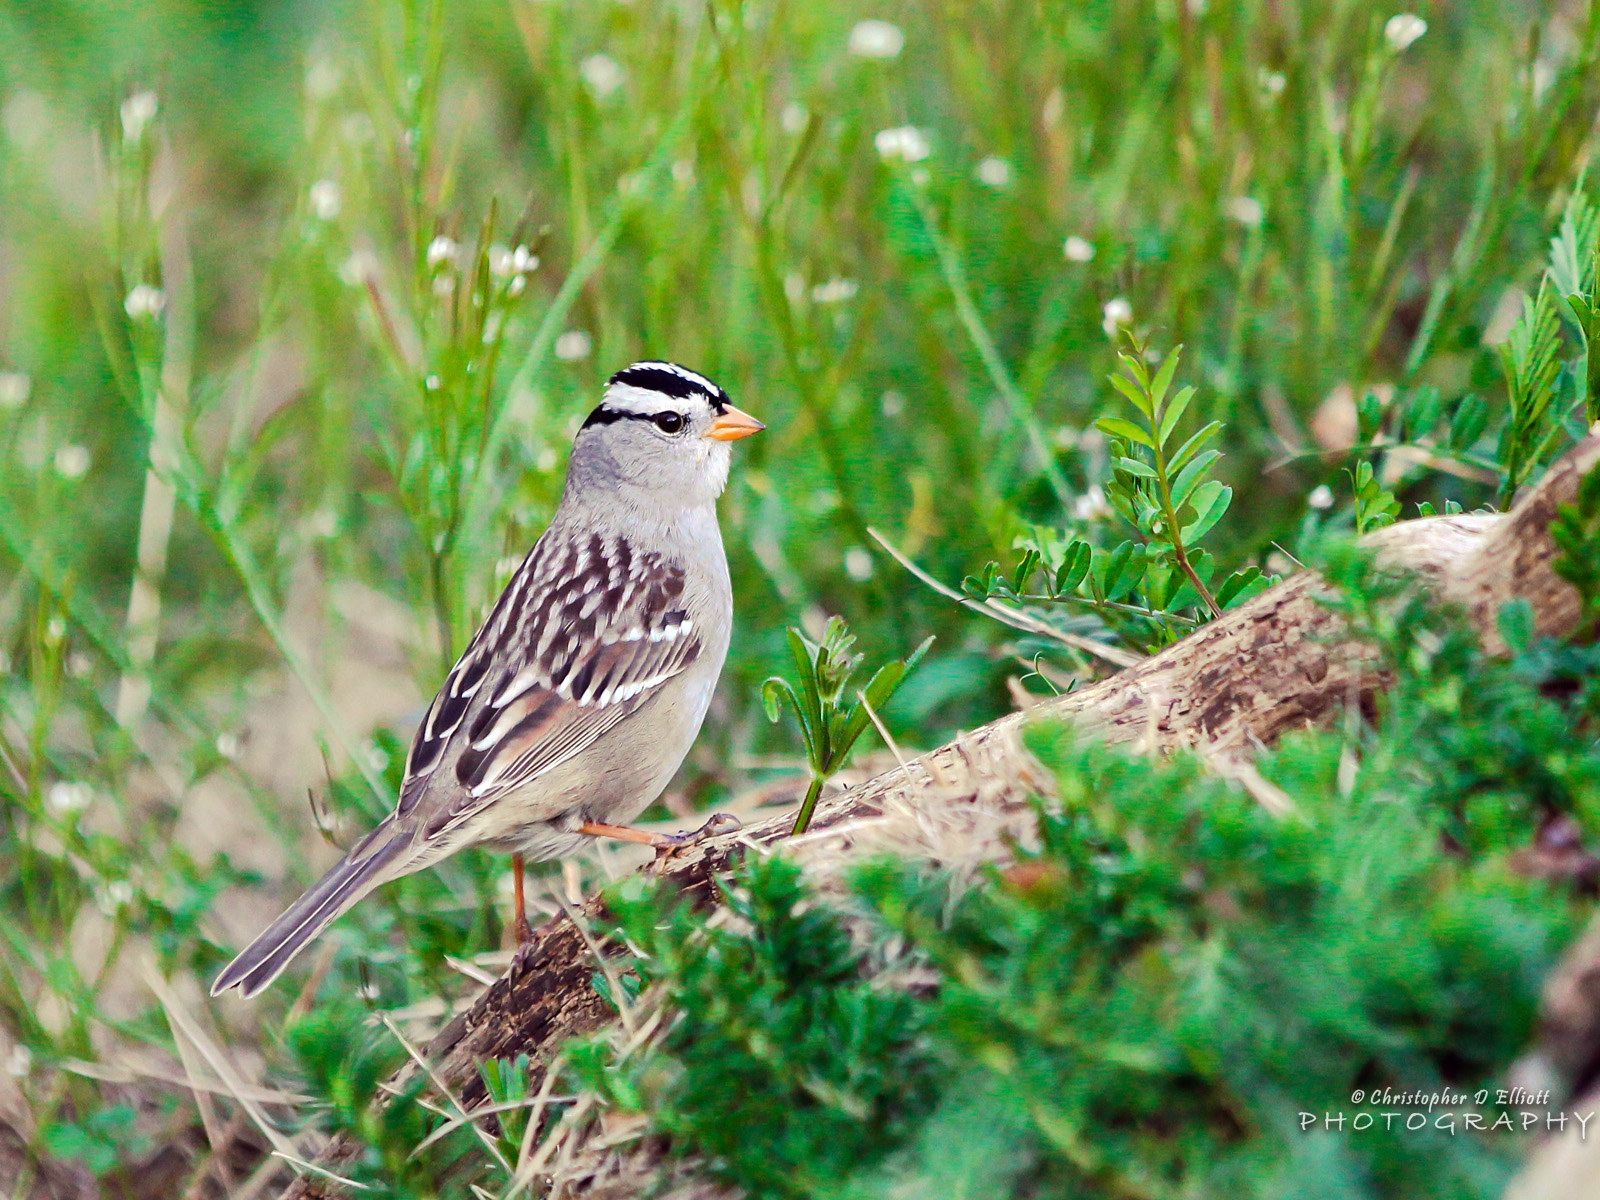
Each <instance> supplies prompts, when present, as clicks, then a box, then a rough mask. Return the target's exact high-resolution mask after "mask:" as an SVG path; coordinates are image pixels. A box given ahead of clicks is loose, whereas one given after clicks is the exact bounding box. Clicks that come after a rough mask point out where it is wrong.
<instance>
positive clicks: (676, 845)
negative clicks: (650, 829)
mask: <svg viewBox="0 0 1600 1200" xmlns="http://www.w3.org/2000/svg"><path fill="white" fill-rule="evenodd" d="M743 828H744V824H743V822H741V821H740V820H739V818H738V817H736V816H734V815H733V814H732V813H712V814H711V819H710V820H708V821H707V822H706V823H705V824H704V825H702V826H700V828H699V829H691V830H690V831H689V832H687V833H658V834H656V836H655V838H654V839H652V841H651V843H650V844H651V845H652V846H654V847H655V851H656V864H657V865H659V864H660V863H661V862H663V861H665V860H666V859H668V858H671V857H672V856H673V855H674V854H676V853H677V852H678V851H679V850H682V849H685V848H686V847H689V846H694V845H698V844H699V843H700V842H703V841H704V840H705V839H706V838H709V837H716V836H717V835H718V834H721V833H732V832H733V831H734V830H736V829H743Z"/></svg>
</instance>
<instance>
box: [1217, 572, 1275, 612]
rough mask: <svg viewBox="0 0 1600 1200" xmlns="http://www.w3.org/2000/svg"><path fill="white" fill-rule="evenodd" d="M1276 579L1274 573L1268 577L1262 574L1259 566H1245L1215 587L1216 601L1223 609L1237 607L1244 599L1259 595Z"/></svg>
mask: <svg viewBox="0 0 1600 1200" xmlns="http://www.w3.org/2000/svg"><path fill="white" fill-rule="evenodd" d="M1277 581H1278V578H1277V576H1276V575H1274V576H1271V577H1270V578H1268V577H1265V576H1263V575H1262V574H1261V568H1260V567H1257V566H1248V567H1245V568H1244V569H1243V570H1242V571H1235V572H1234V573H1233V574H1232V575H1229V576H1228V577H1227V578H1226V579H1224V580H1223V581H1222V586H1221V587H1219V588H1218V589H1217V603H1218V604H1220V605H1222V607H1223V608H1225V609H1227V608H1237V607H1238V606H1239V605H1241V604H1243V603H1244V602H1245V601H1247V600H1251V599H1253V598H1254V597H1256V596H1259V595H1260V594H1261V593H1262V592H1264V591H1266V590H1267V589H1268V588H1269V587H1271V586H1272V585H1273V584H1274V583H1276V582H1277Z"/></svg>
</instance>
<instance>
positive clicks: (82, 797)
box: [44, 779, 94, 816]
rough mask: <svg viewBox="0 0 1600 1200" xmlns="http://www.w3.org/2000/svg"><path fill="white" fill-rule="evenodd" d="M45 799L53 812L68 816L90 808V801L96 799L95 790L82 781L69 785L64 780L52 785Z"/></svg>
mask: <svg viewBox="0 0 1600 1200" xmlns="http://www.w3.org/2000/svg"><path fill="white" fill-rule="evenodd" d="M44 799H45V803H46V804H47V805H49V807H50V811H51V812H54V813H59V814H61V815H62V816H66V815H68V814H69V813H75V812H82V811H83V810H84V809H86V808H88V807H89V801H90V800H93V799H94V789H93V788H91V787H90V786H89V785H88V784H87V783H83V782H81V781H74V782H70V783H69V782H68V781H67V780H64V779H62V780H58V781H57V782H55V783H52V784H51V785H50V790H49V791H48V792H46V793H45V796H44Z"/></svg>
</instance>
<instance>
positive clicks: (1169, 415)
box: [1160, 385, 1195, 446]
mask: <svg viewBox="0 0 1600 1200" xmlns="http://www.w3.org/2000/svg"><path fill="white" fill-rule="evenodd" d="M1194 396H1195V390H1194V387H1193V385H1190V386H1189V387H1186V388H1184V389H1182V390H1181V391H1180V392H1179V393H1178V394H1177V395H1176V396H1174V397H1173V398H1172V403H1171V404H1169V405H1167V410H1166V411H1165V412H1164V413H1162V414H1161V437H1160V440H1161V444H1162V445H1163V446H1165V445H1166V444H1167V439H1168V438H1169V437H1171V436H1172V431H1173V430H1174V429H1176V428H1177V427H1178V422H1179V421H1181V420H1182V419H1183V414H1184V410H1186V409H1187V408H1188V407H1189V401H1191V400H1193V399H1194Z"/></svg>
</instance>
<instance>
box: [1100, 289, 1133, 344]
mask: <svg viewBox="0 0 1600 1200" xmlns="http://www.w3.org/2000/svg"><path fill="white" fill-rule="evenodd" d="M1100 316H1101V321H1100V328H1101V329H1104V330H1105V331H1106V336H1107V337H1108V338H1115V337H1116V336H1117V330H1119V329H1121V328H1123V327H1124V326H1126V325H1131V324H1132V323H1133V305H1131V304H1129V303H1128V298H1127V297H1126V296H1116V297H1113V298H1112V299H1110V300H1107V301H1106V302H1105V307H1104V308H1102V309H1101V310H1100Z"/></svg>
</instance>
